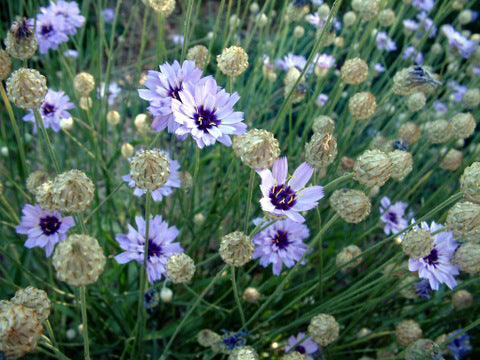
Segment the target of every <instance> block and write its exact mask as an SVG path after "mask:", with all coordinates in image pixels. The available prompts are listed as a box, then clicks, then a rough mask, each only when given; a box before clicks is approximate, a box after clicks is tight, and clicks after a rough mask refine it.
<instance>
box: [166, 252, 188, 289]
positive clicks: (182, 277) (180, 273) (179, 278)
mask: <svg viewBox="0 0 480 360" xmlns="http://www.w3.org/2000/svg"><path fill="white" fill-rule="evenodd" d="M165 269H166V272H167V276H168V278H169V279H170V280H172V281H173V282H174V283H175V284H184V283H189V282H190V281H191V280H192V277H193V274H195V263H194V262H193V259H192V258H191V257H190V256H188V255H187V254H184V253H178V254H173V255H172V256H170V258H168V260H167V263H166V265H165Z"/></svg>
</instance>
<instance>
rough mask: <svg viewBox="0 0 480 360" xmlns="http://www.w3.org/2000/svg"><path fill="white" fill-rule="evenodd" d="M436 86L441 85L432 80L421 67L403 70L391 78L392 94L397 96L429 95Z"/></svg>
mask: <svg viewBox="0 0 480 360" xmlns="http://www.w3.org/2000/svg"><path fill="white" fill-rule="evenodd" d="M438 85H441V83H440V82H439V81H438V80H435V79H433V78H432V75H430V73H429V72H428V70H426V69H425V68H423V67H421V66H410V67H408V68H404V69H402V70H400V71H399V72H397V73H396V74H395V76H394V77H393V92H394V93H395V94H398V95H412V94H414V93H416V92H423V93H431V92H433V90H435V88H436V87H437V86H438Z"/></svg>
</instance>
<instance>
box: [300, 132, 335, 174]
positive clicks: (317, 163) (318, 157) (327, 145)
mask: <svg viewBox="0 0 480 360" xmlns="http://www.w3.org/2000/svg"><path fill="white" fill-rule="evenodd" d="M336 156H337V137H336V136H332V135H331V134H329V133H313V136H312V138H311V139H310V142H309V143H307V144H306V145H305V160H306V161H307V163H308V164H309V165H310V166H311V167H313V168H315V169H320V168H322V167H326V166H328V165H330V164H331V163H332V162H333V161H334V160H335V157H336Z"/></svg>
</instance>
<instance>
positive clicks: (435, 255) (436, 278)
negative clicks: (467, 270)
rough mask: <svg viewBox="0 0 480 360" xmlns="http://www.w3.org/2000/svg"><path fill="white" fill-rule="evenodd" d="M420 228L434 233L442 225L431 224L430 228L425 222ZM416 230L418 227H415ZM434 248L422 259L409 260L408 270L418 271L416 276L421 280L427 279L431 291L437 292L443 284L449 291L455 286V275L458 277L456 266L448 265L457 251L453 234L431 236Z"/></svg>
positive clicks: (441, 233)
mask: <svg viewBox="0 0 480 360" xmlns="http://www.w3.org/2000/svg"><path fill="white" fill-rule="evenodd" d="M421 225H422V228H423V229H424V230H426V231H429V232H431V233H434V232H436V231H438V230H440V229H442V228H443V226H442V225H439V224H437V223H435V221H433V222H432V224H431V225H430V226H428V224H427V223H426V222H422V223H421ZM415 228H418V225H417V226H416V227H415ZM432 236H433V239H434V246H433V249H432V251H431V252H430V254H429V255H428V256H426V257H424V258H422V259H415V258H410V260H409V261H408V269H409V270H410V271H418V276H419V277H420V278H422V279H428V281H429V282H430V286H431V287H432V290H438V289H439V287H440V284H443V283H445V284H446V285H447V286H448V287H449V288H450V289H453V288H454V287H455V286H457V281H456V280H455V277H454V276H455V275H458V274H459V272H458V266H457V265H453V264H452V263H450V260H451V259H452V257H453V255H454V254H455V250H456V249H457V246H458V244H457V240H455V238H454V237H453V232H451V231H442V232H440V233H438V234H436V235H432Z"/></svg>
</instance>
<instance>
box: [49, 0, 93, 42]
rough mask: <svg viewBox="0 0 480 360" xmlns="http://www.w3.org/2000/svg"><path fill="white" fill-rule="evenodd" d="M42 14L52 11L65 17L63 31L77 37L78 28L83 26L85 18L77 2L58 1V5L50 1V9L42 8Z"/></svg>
mask: <svg viewBox="0 0 480 360" xmlns="http://www.w3.org/2000/svg"><path fill="white" fill-rule="evenodd" d="M40 10H41V11H42V12H44V11H45V10H47V11H48V10H50V11H52V12H53V13H54V14H55V15H57V16H60V17H63V29H62V31H63V32H64V33H65V34H67V35H75V34H76V33H77V28H78V27H81V26H83V24H84V22H85V17H84V16H82V15H80V9H79V8H78V4H77V3H76V2H75V1H71V2H68V1H64V0H58V1H57V3H54V2H53V1H50V6H49V7H48V8H40Z"/></svg>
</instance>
